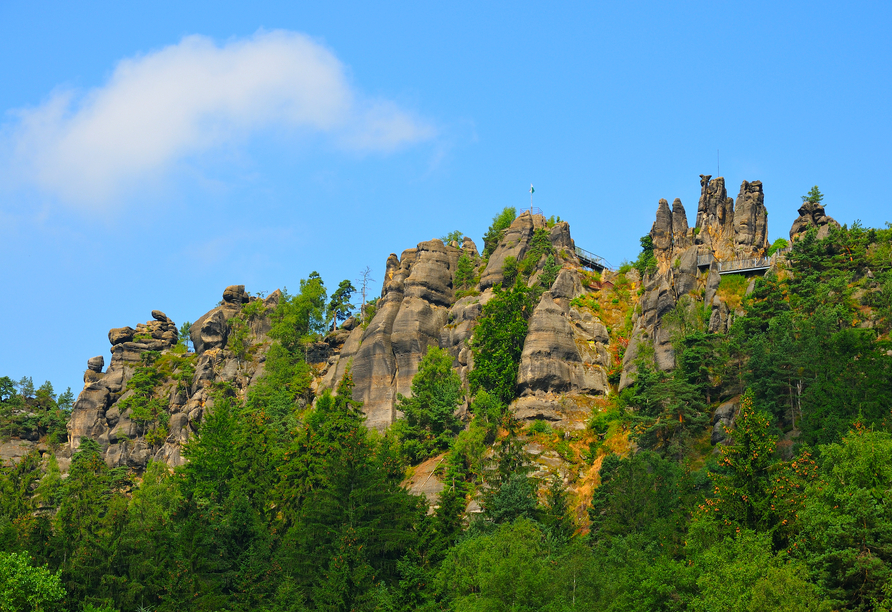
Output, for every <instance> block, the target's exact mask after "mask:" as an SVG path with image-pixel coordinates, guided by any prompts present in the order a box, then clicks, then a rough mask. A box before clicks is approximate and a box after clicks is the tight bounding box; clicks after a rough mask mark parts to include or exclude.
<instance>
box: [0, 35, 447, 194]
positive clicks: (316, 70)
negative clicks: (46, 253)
mask: <svg viewBox="0 0 892 612" xmlns="http://www.w3.org/2000/svg"><path fill="white" fill-rule="evenodd" d="M12 116H13V121H12V122H11V123H10V124H8V125H6V126H5V129H4V131H3V137H2V142H0V146H2V148H3V149H4V150H5V155H4V156H5V157H8V158H9V159H8V160H7V161H5V162H4V165H5V166H6V167H7V170H8V171H10V173H11V174H13V175H14V176H15V177H16V181H17V182H18V183H19V184H20V185H22V186H31V187H37V188H38V189H39V190H41V191H43V192H45V193H48V194H50V195H51V196H55V197H56V198H58V199H60V200H61V201H63V202H67V203H71V204H75V205H78V206H83V207H87V208H105V207H106V206H108V205H109V204H110V203H111V202H113V201H114V200H115V199H117V198H120V197H122V196H126V195H127V194H128V193H131V192H133V191H134V190H138V189H140V188H141V187H143V186H145V185H146V184H148V183H151V182H152V181H154V180H157V179H158V178H159V177H162V176H164V174H165V173H166V172H167V171H169V170H170V169H171V168H173V167H174V165H175V164H176V163H177V162H178V161H181V160H183V159H184V158H186V157H188V156H189V155H194V154H197V153H202V152H206V151H209V150H212V149H213V148H215V147H219V146H222V145H228V144H232V143H238V142H240V141H243V140H244V139H245V138H246V137H247V136H249V135H250V134H251V133H252V132H254V131H257V130H262V129H269V128H274V129H276V130H286V131H290V132H293V133H294V134H295V135H297V134H301V133H306V132H308V131H309V132H319V133H323V134H325V135H327V136H329V137H330V138H331V139H332V141H333V142H334V143H335V144H336V145H337V146H339V147H342V148H346V149H350V150H357V151H390V150H393V149H395V148H397V147H399V146H402V145H406V144H410V143H413V142H418V141H421V140H425V139H428V138H430V137H432V136H433V133H434V130H433V128H432V127H431V126H430V125H429V124H427V123H426V122H424V121H422V120H420V119H418V118H416V117H414V116H413V115H412V114H411V113H409V112H407V111H405V110H402V109H401V108H399V107H398V106H397V105H396V104H394V103H392V102H389V101H386V100H366V99H363V97H362V96H361V95H360V94H359V93H358V92H356V91H355V90H354V89H353V88H352V87H351V86H350V84H349V83H348V80H347V78H346V76H345V69H344V66H343V65H342V64H341V63H340V61H338V59H337V58H336V57H335V56H334V55H333V54H332V53H331V51H329V50H328V49H326V48H325V47H323V46H321V45H320V44H318V43H316V42H314V41H313V40H311V39H310V38H308V37H307V36H304V35H302V34H297V33H293V32H284V31H275V32H259V33H257V34H256V35H254V36H253V37H251V38H249V39H245V40H236V41H233V42H229V43H227V44H225V45H224V46H222V47H221V46H217V45H216V44H215V43H214V42H213V41H212V40H210V39H209V38H207V37H204V36H189V37H186V38H184V39H183V40H182V41H181V42H180V43H179V44H176V45H171V46H169V47H166V48H164V49H161V50H160V51H156V52H153V53H149V54H147V55H143V56H139V57H134V58H130V59H125V60H122V61H121V62H120V63H119V64H118V65H117V66H116V68H115V70H114V73H113V74H112V75H111V78H110V79H109V80H108V82H107V83H106V84H105V85H104V86H102V87H98V88H96V89H93V90H91V91H88V92H86V93H84V94H80V95H79V94H78V93H77V92H74V91H59V92H56V93H53V94H52V95H51V96H50V98H49V99H48V100H47V101H46V102H45V103H43V104H41V105H40V106H38V107H36V108H29V109H18V110H15V111H12Z"/></svg>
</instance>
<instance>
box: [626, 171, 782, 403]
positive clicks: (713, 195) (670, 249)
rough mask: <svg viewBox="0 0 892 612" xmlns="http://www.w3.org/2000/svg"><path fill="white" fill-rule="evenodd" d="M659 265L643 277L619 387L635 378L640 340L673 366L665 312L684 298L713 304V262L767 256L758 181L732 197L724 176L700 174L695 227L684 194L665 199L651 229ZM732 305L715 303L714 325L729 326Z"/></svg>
mask: <svg viewBox="0 0 892 612" xmlns="http://www.w3.org/2000/svg"><path fill="white" fill-rule="evenodd" d="M650 237H651V240H652V242H653V247H654V257H655V258H656V260H657V270H656V271H655V272H654V273H653V274H651V275H650V276H649V277H648V278H646V279H644V294H643V295H642V297H641V300H640V302H639V309H638V312H637V314H636V316H635V318H634V326H633V330H632V337H631V340H630V343H629V347H628V349H627V350H626V353H625V356H624V359H623V373H622V376H621V378H620V385H619V386H620V388H625V387H627V386H629V385H630V384H632V382H633V381H634V378H635V360H636V359H637V358H638V356H639V355H640V353H641V351H640V349H641V345H642V343H647V344H650V345H652V346H653V348H654V363H655V365H656V367H658V368H659V369H661V370H671V369H673V368H674V367H675V351H674V349H673V348H672V342H671V333H670V330H668V329H666V328H665V326H664V324H663V317H664V316H665V315H666V314H668V313H669V312H671V311H672V310H673V309H675V308H676V306H677V305H678V304H679V303H680V302H682V301H684V303H685V305H684V306H683V307H685V308H692V307H693V306H694V304H696V303H698V302H701V301H703V303H705V304H707V305H709V306H713V304H714V302H716V300H717V298H716V289H717V288H718V284H719V281H720V278H719V273H718V270H717V267H716V264H715V262H721V261H729V260H735V259H747V258H752V257H763V256H764V255H765V253H766V252H767V250H768V211H767V210H766V208H765V196H764V193H763V190H762V183H761V182H760V181H753V182H748V181H743V183H741V185H740V192H739V194H738V196H737V200H736V202H735V200H734V199H733V198H730V197H728V193H727V190H726V189H725V180H724V178H722V177H719V178H716V179H713V178H712V177H711V176H710V175H703V174H701V175H700V200H699V202H698V205H697V221H696V224H695V226H694V227H693V228H689V227H688V224H687V215H686V214H685V210H684V207H683V205H682V203H681V200H679V199H677V198H676V200H675V201H674V202H673V204H672V209H671V210H670V208H669V203H668V202H667V201H666V200H664V199H661V200H660V201H659V203H658V205H657V213H656V220H655V221H654V224H653V227H652V228H651V231H650ZM729 322H730V314H729V312H728V309H727V308H725V309H724V310H722V309H721V308H718V307H716V310H713V313H712V315H711V319H710V322H709V330H710V331H718V330H725V329H727V326H728V324H729Z"/></svg>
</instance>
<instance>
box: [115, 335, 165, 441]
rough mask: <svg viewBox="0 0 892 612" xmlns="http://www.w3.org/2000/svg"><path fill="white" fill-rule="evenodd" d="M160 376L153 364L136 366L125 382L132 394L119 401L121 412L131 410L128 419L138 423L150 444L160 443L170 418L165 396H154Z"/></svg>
mask: <svg viewBox="0 0 892 612" xmlns="http://www.w3.org/2000/svg"><path fill="white" fill-rule="evenodd" d="M143 356H145V353H144V354H143ZM162 378H163V377H162V374H161V372H160V371H159V370H158V368H157V367H155V365H154V364H151V365H141V366H138V367H137V368H136V371H135V372H134V373H133V377H132V378H131V379H130V380H129V381H128V382H127V390H128V391H131V392H132V394H131V395H129V396H128V397H125V398H124V399H122V400H121V401H120V402H119V406H120V409H121V412H124V411H125V410H130V411H131V414H130V420H132V421H133V422H134V423H137V424H138V425H140V427H141V432H140V433H141V434H142V435H143V437H144V438H145V440H146V443H148V444H149V445H150V446H156V445H158V444H160V443H161V442H163V441H164V439H165V438H166V437H167V424H168V422H169V420H170V414H169V413H168V412H167V401H166V399H165V398H161V397H155V388H156V387H157V386H158V385H159V383H160V382H161V380H162Z"/></svg>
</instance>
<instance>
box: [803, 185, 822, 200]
mask: <svg viewBox="0 0 892 612" xmlns="http://www.w3.org/2000/svg"><path fill="white" fill-rule="evenodd" d="M823 200H824V194H823V193H821V190H820V189H818V186H817V185H815V186H814V187H812V188H811V189H809V191H808V193H807V194H805V195H804V196H802V201H803V202H814V203H815V204H820V203H821V202H822V201H823Z"/></svg>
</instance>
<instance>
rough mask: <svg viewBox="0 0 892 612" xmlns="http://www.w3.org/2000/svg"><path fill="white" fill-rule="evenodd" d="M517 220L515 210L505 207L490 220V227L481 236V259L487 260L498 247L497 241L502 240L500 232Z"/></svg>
mask: <svg viewBox="0 0 892 612" xmlns="http://www.w3.org/2000/svg"><path fill="white" fill-rule="evenodd" d="M516 218H517V210H516V209H515V208H514V207H505V208H503V209H502V212H500V213H499V214H497V215H496V216H495V217H493V218H492V225H490V226H489V229H488V230H486V233H485V234H484V235H483V257H484V258H486V259H489V256H490V255H492V253H493V251H495V250H496V247H497V246H499V240H501V238H502V232H503V231H504V230H506V229H508V228H509V227H511V224H512V223H513V222H514V219H516Z"/></svg>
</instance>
